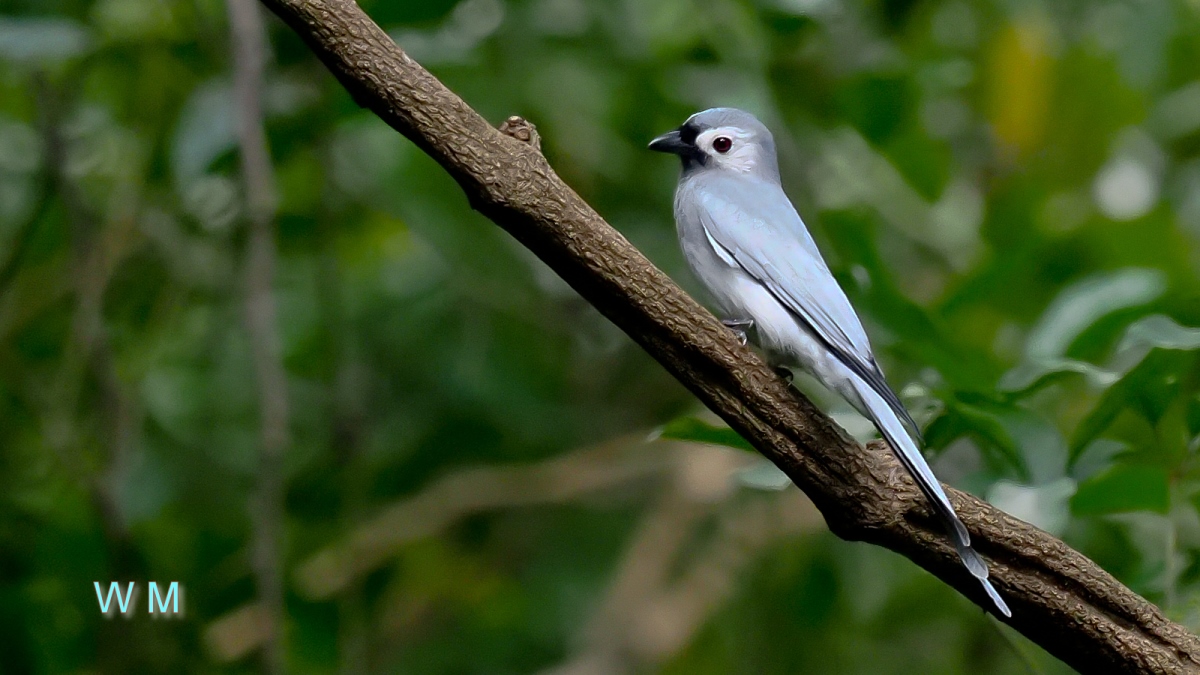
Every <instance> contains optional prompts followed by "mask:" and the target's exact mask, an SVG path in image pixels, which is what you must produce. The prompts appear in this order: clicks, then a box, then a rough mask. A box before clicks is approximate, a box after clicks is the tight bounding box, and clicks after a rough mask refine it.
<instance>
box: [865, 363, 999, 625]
mask: <svg viewBox="0 0 1200 675" xmlns="http://www.w3.org/2000/svg"><path fill="white" fill-rule="evenodd" d="M853 385H854V389H855V391H856V392H857V393H858V396H859V399H860V400H861V401H862V404H863V406H864V407H865V408H866V412H868V413H869V414H870V417H871V421H873V422H874V423H875V426H876V427H877V428H878V429H879V432H880V433H881V434H883V438H884V440H886V441H887V442H888V445H889V446H891V448H892V452H894V453H895V454H896V457H897V458H898V459H899V460H900V463H901V464H903V465H904V468H905V469H907V470H908V473H909V474H911V475H912V477H913V480H915V481H916V482H917V487H919V488H921V493H922V494H924V495H925V498H926V499H928V500H929V502H930V503H931V504H932V505H933V509H934V511H936V512H937V514H938V515H939V516H940V517H941V519H942V521H943V522H944V523H945V524H946V530H947V532H948V533H949V535H950V538H951V539H952V540H953V541H954V548H955V549H956V550H957V551H958V557H959V558H961V559H962V562H963V565H965V566H966V568H967V570H969V571H970V572H971V575H972V576H974V577H975V578H976V579H978V580H979V583H981V584H983V589H984V590H985V591H986V592H987V594H988V597H989V598H991V599H992V602H994V603H996V609H998V610H1000V613H1001V614H1003V615H1004V616H1006V617H1011V616H1012V612H1011V611H1009V609H1008V605H1006V604H1005V603H1004V600H1003V599H1001V597H1000V594H999V593H997V592H996V589H995V588H994V587H993V586H992V583H991V582H990V581H988V568H987V563H986V562H984V560H983V557H982V556H980V555H979V552H978V551H976V550H975V549H973V548H971V535H970V533H969V532H967V528H966V526H965V525H963V523H962V521H961V520H959V519H958V514H956V513H955V512H954V507H953V506H951V505H950V500H949V499H948V498H947V497H946V492H945V491H944V490H942V484H941V483H940V482H938V479H937V477H936V476H934V475H933V470H932V469H930V468H929V464H928V463H926V462H925V457H924V456H923V455H922V454H921V451H920V449H919V448H917V445H916V443H914V442H913V439H912V437H911V436H910V435H909V434H908V432H907V431H906V430H905V428H904V424H903V423H902V422H901V421H900V417H899V416H898V415H897V414H896V411H894V410H893V409H892V407H891V406H890V405H889V404H888V403H887V401H885V400H884V399H883V397H882V396H880V395H879V394H878V393H876V392H875V390H874V389H872V388H871V387H870V386H869V385H867V384H866V383H865V382H860V381H858V378H854V382H853Z"/></svg>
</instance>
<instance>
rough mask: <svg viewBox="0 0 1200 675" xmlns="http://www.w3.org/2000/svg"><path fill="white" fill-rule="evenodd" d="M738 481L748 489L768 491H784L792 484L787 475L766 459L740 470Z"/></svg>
mask: <svg viewBox="0 0 1200 675" xmlns="http://www.w3.org/2000/svg"><path fill="white" fill-rule="evenodd" d="M737 481H738V482H739V483H741V484H742V485H745V486H746V487H748V488H754V489H756V490H768V491H778V490H783V489H784V488H787V487H788V486H790V485H791V484H792V479H791V478H788V475H787V474H786V473H784V472H783V471H781V470H780V469H779V467H777V466H775V465H774V464H772V463H771V462H769V461H767V460H765V459H764V460H762V461H759V462H755V463H754V464H752V465H750V466H748V467H746V468H744V469H740V470H738V472H737Z"/></svg>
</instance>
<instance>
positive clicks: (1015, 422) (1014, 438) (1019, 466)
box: [930, 393, 1067, 483]
mask: <svg viewBox="0 0 1200 675" xmlns="http://www.w3.org/2000/svg"><path fill="white" fill-rule="evenodd" d="M947 416H949V417H955V418H957V420H956V421H955V422H947V423H944V424H941V425H931V427H930V439H931V440H930V443H931V444H932V443H934V441H935V440H936V441H938V443H939V444H942V445H944V444H945V443H946V442H948V441H950V440H953V438H951V437H950V436H951V434H953V435H954V436H960V435H963V434H970V435H972V436H974V437H976V438H978V439H980V440H983V441H985V443H984V446H985V447H991V448H994V449H997V450H999V451H1000V455H1001V456H1002V457H1003V459H1004V460H1005V462H1006V463H1007V464H1008V465H1009V466H1011V467H1012V468H1014V469H1016V471H1017V473H1018V474H1019V475H1021V476H1023V477H1024V478H1025V479H1027V480H1029V481H1030V482H1033V483H1044V482H1048V481H1052V480H1054V479H1057V478H1059V477H1061V476H1062V475H1063V473H1064V471H1065V467H1066V458H1067V444H1066V441H1065V440H1064V439H1063V438H1062V435H1061V434H1060V433H1059V432H1058V429H1056V428H1055V427H1054V425H1052V424H1050V423H1049V422H1048V421H1047V420H1045V419H1044V418H1042V417H1041V416H1040V415H1038V414H1037V413H1035V412H1033V411H1031V410H1028V409H1026V408H1023V407H1021V406H1017V405H1013V404H1010V403H1006V402H999V401H991V400H987V399H984V398H982V397H976V396H970V395H967V394H965V393H960V394H958V395H957V396H956V397H955V399H954V400H952V401H948V402H947ZM935 427H939V428H935ZM956 432H957V433H956Z"/></svg>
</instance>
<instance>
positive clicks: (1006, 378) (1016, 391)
mask: <svg viewBox="0 0 1200 675" xmlns="http://www.w3.org/2000/svg"><path fill="white" fill-rule="evenodd" d="M1072 373H1075V374H1080V375H1083V376H1084V377H1086V378H1087V380H1088V383H1089V384H1091V385H1092V386H1095V387H1098V388H1103V387H1108V386H1111V385H1112V384H1113V383H1115V382H1116V381H1117V380H1118V379H1120V375H1119V374H1117V373H1114V372H1111V371H1108V370H1105V369H1103V368H1100V367H1098V366H1095V365H1092V364H1090V363H1088V362H1087V361H1079V360H1077V359H1068V358H1046V359H1037V360H1034V361H1026V362H1025V363H1022V364H1021V365H1019V366H1017V367H1016V368H1013V369H1012V370H1010V371H1008V372H1007V373H1005V374H1004V375H1003V376H1002V377H1001V378H1000V381H999V382H998V383H997V384H996V388H997V389H999V390H1000V391H1002V392H1006V393H1008V394H1010V395H1011V396H1012V397H1013V398H1022V397H1025V396H1028V395H1030V394H1032V393H1034V392H1036V391H1038V390H1039V389H1042V388H1043V387H1046V386H1048V385H1050V384H1053V383H1054V382H1056V381H1058V380H1060V379H1062V377H1063V376H1066V375H1069V374H1072Z"/></svg>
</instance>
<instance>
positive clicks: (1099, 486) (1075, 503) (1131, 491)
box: [1071, 464, 1171, 516]
mask: <svg viewBox="0 0 1200 675" xmlns="http://www.w3.org/2000/svg"><path fill="white" fill-rule="evenodd" d="M1170 505H1171V497H1170V485H1169V483H1168V478H1167V470H1166V469H1164V468H1162V467H1158V466H1146V465H1139V464H1118V465H1116V466H1114V467H1112V468H1111V469H1109V470H1108V471H1105V472H1104V473H1101V474H1100V475H1098V476H1096V477H1094V478H1091V479H1089V480H1086V481H1084V482H1083V483H1082V484H1080V486H1079V490H1078V491H1077V492H1076V493H1075V496H1074V497H1072V498H1071V512H1072V513H1074V514H1075V515H1079V516H1098V515H1104V514H1107V513H1128V512H1130V511H1153V512H1155V513H1166V512H1167V511H1168V509H1169V508H1170Z"/></svg>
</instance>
